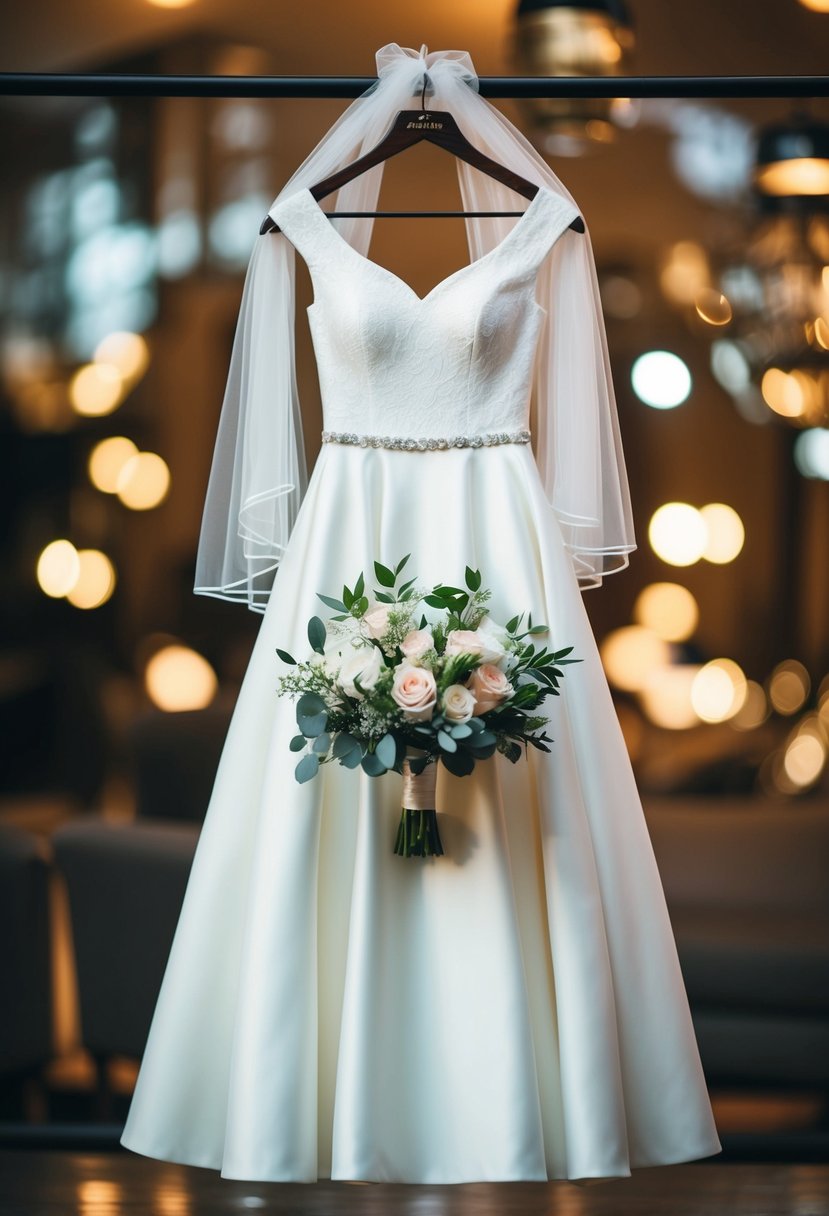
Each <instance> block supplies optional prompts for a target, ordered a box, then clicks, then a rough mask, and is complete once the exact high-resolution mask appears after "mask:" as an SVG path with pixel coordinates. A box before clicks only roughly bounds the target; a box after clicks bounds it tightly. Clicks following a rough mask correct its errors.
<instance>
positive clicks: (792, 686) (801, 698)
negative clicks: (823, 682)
mask: <svg viewBox="0 0 829 1216" xmlns="http://www.w3.org/2000/svg"><path fill="white" fill-rule="evenodd" d="M810 687H811V681H810V679H809V673H808V671H807V670H806V668H805V667H804V666H803V664H802V663H800V662H799V661H798V660H797V659H784V660H783V662H782V663H778V664H777V666H776V667H775V668H774V670H773V671H772V673H771V675H770V676H769V681H768V695H769V700H770V701H771V703H772V705H773V706H774V708H775V709H776V710H777V712H778V713H779V714H794V713H797V711H798V710H799V709H800V707H801V706H802V705H803V703H804V702H805V700H806V698H807V697H808V695H809V688H810Z"/></svg>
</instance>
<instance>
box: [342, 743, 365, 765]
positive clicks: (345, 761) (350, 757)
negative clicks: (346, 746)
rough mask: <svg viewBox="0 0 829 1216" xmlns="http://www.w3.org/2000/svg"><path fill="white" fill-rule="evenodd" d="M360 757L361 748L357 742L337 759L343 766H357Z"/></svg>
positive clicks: (361, 754)
mask: <svg viewBox="0 0 829 1216" xmlns="http://www.w3.org/2000/svg"><path fill="white" fill-rule="evenodd" d="M362 758H363V753H362V749H361V748H360V745H359V744H358V745H357V746H356V747H355V748H354V749H353V750H352V751H350V752H346V754H345V755H344V756H340V757H339V761H340V764H341V765H342V766H343V768H359V766H360V762H361V760H362Z"/></svg>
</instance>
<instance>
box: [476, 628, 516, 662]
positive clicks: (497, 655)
mask: <svg viewBox="0 0 829 1216" xmlns="http://www.w3.org/2000/svg"><path fill="white" fill-rule="evenodd" d="M478 633H479V634H481V635H482V636H483V637H485V638H486V639H487V642H488V645H487V646H486V647H485V650H484V651H483V652H482V653H483V662H484V663H494V664H495V666H496V667H500V669H501V671H507V670H508V669H509V668H510V666H511V665H512V654H511V652H510V650H509V649H508V647H509V644H510V640H511V639H510V635H509V634H508V633H507V631H506V629H505V628H504V626H503V625H499V624H498V623H497V622H496V621H493V619H492V617H491V616H485V617H482V618H481V620H480V621H479V622H478Z"/></svg>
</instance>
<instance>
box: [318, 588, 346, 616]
mask: <svg viewBox="0 0 829 1216" xmlns="http://www.w3.org/2000/svg"><path fill="white" fill-rule="evenodd" d="M317 595H319V592H317ZM353 603H354V594H353V592H351V591H349V589H348V587H343V604H344V605H345V608H346V611H347V612H350V611H351V605H352V604H353Z"/></svg>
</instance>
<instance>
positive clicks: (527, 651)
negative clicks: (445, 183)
mask: <svg viewBox="0 0 829 1216" xmlns="http://www.w3.org/2000/svg"><path fill="white" fill-rule="evenodd" d="M410 556H411V554H406V556H405V557H404V558H402V559H401V560H400V561H399V562H398V563H397V565H396V566H395V567H394V568H393V569H392V568H390V567H388V566H384V565H381V563H380V562H375V563H374V572H375V575H376V578H377V582H378V584H379V587H376V588H375V590H374V594H373V596H372V598H371V599H369V597H368V596H367V595H366V593H365V581H364V578H363V574H362V572H361V573H360V575H359V577H358V578H357V580H356V582H355V583H354V586H353V587H352V588H349V587H348V586H345V587H343V594H342V599H341V600H340V599H336V598H333V597H331V596H328V595H323V594H322V592H317V595H318V597H319V598H320V599H321V600H322V601H323V603H324V604H326V605H327V606H328V607H329V608H332V609H334V610H335V612H336V615H334V616H331V617H330V619H329V622H328V628H326V625H325V623H324V622H323V621H322V619H321V618H320V617H318V616H314V617H312V618H311V620H310V621H309V622H308V641H309V643H310V646H311V649H312V650H313V651H314V654H313V656H312V657H311V658H310V659H308V660H307V661H304V662H298V661H297V660H296V659H295V658H293V657H292V655H290V654H288V653H287V651H285V650H281V649H279V647H277V649H276V653H277V654H278V655H279V657H280V659H282V661H283V662H285V663H288V664H290V665H291V666H292V667H293V668H294V670H293V671H291V672H289V673H287V674H286V675H283V676H281V677H280V679H279V685H278V689H277V691H278V693H279V695H284V694H290V695H293V696H297V695H298V700H297V703H296V720H297V725H298V727H299V732H300V733H299V734H297V735H295V736H294V737H293V738H292V739H291V741H290V747H291V749H292V750H293V751H296V752H299V751H303V752H304V753H305V754H304V755H303V757H302V759H301V760H300V761H299V763H298V764H297V766H296V778H297V780H298V781H301V782H302V781H309V780H311V779H312V778H313V777H314V776H316V774H317V773H318V772H319V768H320V765H321V764H326V763H331V762H332V761H334V760H336V761H339V763H340V764H343V765H345V766H346V768H352V769H353V768H357V767H358V766H359V767H361V768H362V769H363V771H364V772H365V773H367V774H368V775H369V776H370V777H380V776H382V775H383V774H384V773H386V772H389V771H394V772H398V773H401V774H402V775H403V779H404V784H403V807H402V814H401V819H400V825H399V827H398V832H397V839H396V841H395V846H394V851H395V853H397V854H400V855H401V856H404V857H413V856H418V857H426V856H432V855H438V854H441V853H443V846H442V844H441V841H440V835H439V832H438V823H437V814H436V809H435V784H436V771H437V764H438V762H440V763H441V764H443V765H444V766H445V767H446V768H447V769H448V770H449V772H451V773H454V774H456V775H457V776H466V775H467V774H469V773H471V772H472V770H473V769H474V767H475V764H476V762H477V761H479V760H485V759H487V758H488V757H490V756H492V755H493V754H494V752H496V751H498V752H501V753H502V754H503V755H505V756H506V757H507V759H508V760H510V761H512V763H515V762H516V761H517V760H518V759H519V758H520V756H521V746H522V744H523V746H524V753H525V756H526V754H527V744H531V745H532V746H533V747H536V748H539V749H540V750H541V751H545V752H549V751H550V750H551V749H550V748H549V747H548V746H547V744H549V743H552V742H553V740H552V739H551V738H549V736H548V735H546V734H545V733H544V730H543V728H544V727H545V726H546V725H547V719H546V718H545V717H543V716H539V715H538V714H536V713H535V712H534V711H535V710H537V708H538V706H539V705H540V704H541V702H542V701H543V700H544V699H545V697H549V696H558V695H559V687H558V684H559V680H560V679H562V678H563V672H562V670H561V668H562V667H563V666H564V665H565V664H567V663H580V662H581V661H582V660H581V659H573V658H567V657H566V656H567V655H568V654H569V653H570V651H571V650H572V649H573V647H572V646H567V647H565V648H564V649H563V650H550V649H547V647H543V648H542V649H540V650H537V649H536V647H535V646H534V645H533V643H532V641H528V640H527V639H528V638H531V637H534V636H536V635H538V634H546V633H547V632H548V628H547V626H546V625H541V624H536V625H533V623H532V614H531V613H530V614H529V615H528V617H527V628H526V629H524V630H523V631H519V627H520V624H521V621H522V620H523V617H524V613H523V612H522V613H521V614H520V616H515V617H513V618H512V620H510V621H508V622H507V623H506V624H504V625H502V624H500V623H498V622H497V621H493V620H492V619H491V618H490V616H489V614H488V611H487V609H486V603H487V601H488V600H489V599H490V598H491V594H492V593H491V591H489V590H488V589H486V588H483V589H482V588H481V574H480V571H478V570H472V569H470V567H469V566H467V567H466V575H465V582H466V587H465V588H462V587H451V586H445V585H443V584H439V585H438V586H435V587H432V588H427V587H418V586H416V582H417V579H416V578H411V579H408V580H407V581H405V582H403V583H401V584H400V585H398V582H399V579H400V575H401V571H402V569H403V567H404V566H405V565H406V562H407V561H408V559H409V557H410ZM421 603H425V604H428V605H429V606H430V607H431V608H434V609H437V610H438V611H439V615H437V617H436V619H433V620H431V621H430V620H427V618H426V616H425V615H424V614H423V612H422V609H421V611H420V613H418V609H419V606H420V605H421ZM329 634H330V638H329ZM332 639H333V641H332Z"/></svg>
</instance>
